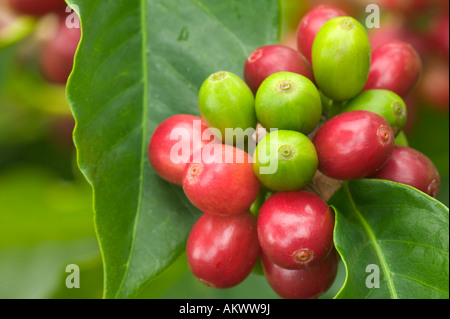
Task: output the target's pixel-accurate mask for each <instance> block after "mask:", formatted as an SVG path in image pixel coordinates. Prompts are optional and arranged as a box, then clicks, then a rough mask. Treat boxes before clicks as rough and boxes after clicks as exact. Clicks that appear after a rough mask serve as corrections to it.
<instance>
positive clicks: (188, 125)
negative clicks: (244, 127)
mask: <svg viewBox="0 0 450 319" xmlns="http://www.w3.org/2000/svg"><path fill="white" fill-rule="evenodd" d="M210 134H211V133H210V132H209V131H208V127H207V126H206V125H205V124H204V123H203V121H202V120H201V118H200V117H197V116H193V115H187V114H178V115H174V116H172V117H169V118H168V119H166V120H164V121H163V122H161V123H160V124H159V125H158V127H157V128H156V129H155V131H154V133H153V135H152V138H151V140H150V143H149V146H148V156H149V160H150V164H151V165H152V167H153V169H154V170H155V172H156V173H157V174H158V175H159V176H160V177H162V178H163V179H165V180H166V181H168V182H170V183H173V184H177V185H181V183H182V179H183V172H184V168H185V166H186V164H187V163H189V162H190V159H191V156H192V154H193V152H195V151H197V150H200V149H201V148H202V147H203V146H205V145H207V144H208V143H210V142H214V139H213V138H211V135H210ZM202 136H203V138H202Z"/></svg>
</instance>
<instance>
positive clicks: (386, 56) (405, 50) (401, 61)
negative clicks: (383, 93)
mask: <svg viewBox="0 0 450 319" xmlns="http://www.w3.org/2000/svg"><path fill="white" fill-rule="evenodd" d="M421 73H422V62H421V60H420V56H419V54H418V53H417V51H416V50H415V49H414V48H413V47H412V46H411V45H410V44H408V43H405V42H401V41H392V42H387V43H384V44H382V45H380V46H379V47H378V48H377V49H375V50H374V51H373V53H372V62H371V65H370V71H369V78H368V79H367V82H366V86H365V87H364V90H371V89H384V90H389V91H392V92H394V93H397V94H398V95H400V96H401V97H403V98H405V97H407V96H408V94H409V93H410V92H411V91H412V90H413V89H414V88H415V86H416V85H417V83H418V81H419V79H420V75H421Z"/></svg>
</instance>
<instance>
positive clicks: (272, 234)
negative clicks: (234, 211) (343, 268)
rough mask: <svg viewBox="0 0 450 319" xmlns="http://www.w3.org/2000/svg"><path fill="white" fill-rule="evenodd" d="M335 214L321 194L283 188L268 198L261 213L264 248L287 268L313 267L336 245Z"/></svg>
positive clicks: (273, 260)
mask: <svg viewBox="0 0 450 319" xmlns="http://www.w3.org/2000/svg"><path fill="white" fill-rule="evenodd" d="M333 229H334V215H333V213H332V212H331V210H330V208H329V207H328V205H327V204H326V203H325V202H324V201H323V200H322V199H321V198H320V197H319V196H317V195H315V194H312V193H309V192H306V191H289V192H279V193H276V194H274V195H272V196H271V197H269V199H267V200H266V202H265V203H264V204H263V205H262V207H261V210H260V212H259V217H258V238H259V243H260V244H261V249H262V251H263V252H264V253H265V254H266V255H267V257H268V258H269V259H270V260H271V261H272V262H273V263H275V264H277V265H278V266H280V267H282V268H285V269H302V268H305V267H311V266H313V265H316V264H318V263H320V262H321V261H322V260H324V259H325V258H326V257H327V256H328V254H329V253H330V251H331V249H332V248H333Z"/></svg>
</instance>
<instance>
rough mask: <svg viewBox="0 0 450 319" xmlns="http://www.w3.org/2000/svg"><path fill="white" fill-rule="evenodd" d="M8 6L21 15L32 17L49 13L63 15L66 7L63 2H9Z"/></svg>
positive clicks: (55, 0)
mask: <svg viewBox="0 0 450 319" xmlns="http://www.w3.org/2000/svg"><path fill="white" fill-rule="evenodd" d="M9 4H10V5H11V7H12V8H13V9H14V10H16V11H18V12H20V13H22V14H29V15H34V16H43V15H44V14H47V13H51V12H56V13H64V12H65V8H66V6H67V4H66V2H65V1H64V0H9Z"/></svg>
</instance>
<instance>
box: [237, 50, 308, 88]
mask: <svg viewBox="0 0 450 319" xmlns="http://www.w3.org/2000/svg"><path fill="white" fill-rule="evenodd" d="M278 72H293V73H298V74H300V75H303V76H305V77H307V78H308V79H310V80H311V81H314V76H313V73H312V70H311V64H310V63H309V62H308V60H306V59H305V57H304V56H303V55H302V54H301V53H299V52H298V51H296V50H294V49H292V48H289V47H287V46H283V45H278V44H275V45H267V46H263V47H260V48H258V49H256V50H255V51H253V52H252V53H251V54H250V55H249V56H248V58H247V60H246V61H245V65H244V78H245V82H247V84H248V86H249V87H250V88H251V89H252V91H253V94H256V92H257V91H258V88H259V86H260V85H261V83H262V82H263V81H264V80H265V79H266V78H267V77H268V76H269V75H272V74H274V73H278Z"/></svg>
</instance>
